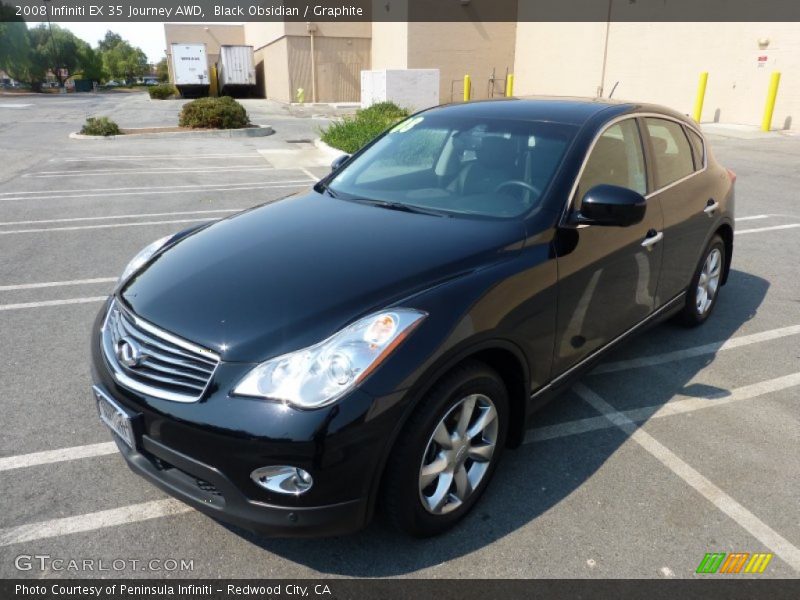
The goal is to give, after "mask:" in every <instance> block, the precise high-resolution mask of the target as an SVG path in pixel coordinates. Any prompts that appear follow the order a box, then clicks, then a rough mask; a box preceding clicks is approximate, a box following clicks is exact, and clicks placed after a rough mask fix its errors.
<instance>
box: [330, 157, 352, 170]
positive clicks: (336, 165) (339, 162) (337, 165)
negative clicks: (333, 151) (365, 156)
mask: <svg viewBox="0 0 800 600" xmlns="http://www.w3.org/2000/svg"><path fill="white" fill-rule="evenodd" d="M348 160H350V155H349V154H342V155H341V156H340V157H339V158H337V159H336V160H334V161H333V162H332V163H331V172H333V171H338V170H339V169H340V168H341V166H342V165H343V164H344V163H346V162H347V161H348Z"/></svg>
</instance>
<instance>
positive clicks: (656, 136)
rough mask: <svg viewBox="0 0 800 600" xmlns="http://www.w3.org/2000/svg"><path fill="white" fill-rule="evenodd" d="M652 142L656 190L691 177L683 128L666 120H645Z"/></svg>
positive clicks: (690, 156) (687, 144)
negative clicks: (688, 176)
mask: <svg viewBox="0 0 800 600" xmlns="http://www.w3.org/2000/svg"><path fill="white" fill-rule="evenodd" d="M645 122H646V123H647V131H648V132H649V133H650V139H651V140H652V142H653V153H654V155H655V156H654V157H653V158H654V161H655V167H656V168H655V170H656V173H655V175H656V189H658V188H662V187H664V186H666V185H669V184H670V183H672V182H674V181H677V180H678V179H681V178H682V177H686V176H687V175H691V174H692V172H693V171H694V163H693V162H692V150H691V148H690V147H689V140H687V139H686V134H684V133H683V127H681V126H680V124H678V123H676V122H675V121H668V120H666V119H653V118H647V119H645Z"/></svg>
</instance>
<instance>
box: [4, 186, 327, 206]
mask: <svg viewBox="0 0 800 600" xmlns="http://www.w3.org/2000/svg"><path fill="white" fill-rule="evenodd" d="M311 183H313V182H312V181H303V182H302V183H294V184H287V185H247V186H244V187H243V186H242V185H241V184H232V185H234V186H235V187H214V188H211V187H209V188H207V189H206V188H200V189H197V188H195V189H174V188H171V189H165V190H161V189H159V190H147V188H145V190H147V191H139V192H120V193H116V192H106V193H104V194H71V195H65V194H54V195H50V196H36V197H28V198H25V197H16V198H0V202H11V201H18V200H53V199H55V200H70V199H74V198H109V197H111V196H153V195H158V194H196V193H197V192H202V191H207V192H240V191H245V190H279V189H283V188H295V189H297V188H301V187H306V186H308V185H310V184H311ZM175 187H180V186H175ZM70 191H72V190H70Z"/></svg>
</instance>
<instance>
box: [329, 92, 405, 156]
mask: <svg viewBox="0 0 800 600" xmlns="http://www.w3.org/2000/svg"><path fill="white" fill-rule="evenodd" d="M408 115H409V112H408V111H407V110H406V109H404V108H400V107H399V106H397V105H396V104H394V103H393V102H380V103H378V104H373V105H372V106H370V107H369V108H364V109H361V110H358V111H356V114H355V115H354V116H352V117H345V118H344V119H343V120H342V121H339V122H336V123H333V124H331V125H330V126H329V127H328V128H327V129H325V130H323V131H322V141H323V142H325V143H326V144H328V145H329V146H332V147H334V148H338V149H339V150H342V151H343V152H346V153H347V154H352V153H353V152H356V151H358V150H359V149H361V148H362V147H363V146H365V145H366V144H368V143H369V142H370V141H371V140H372V139H374V138H375V137H376V136H378V135H380V134H381V133H383V132H384V131H385V130H386V129H388V128H389V127H391V126H392V125H394V124H395V123H397V122H398V121H400V120H402V119H405V118H406V117H407V116H408Z"/></svg>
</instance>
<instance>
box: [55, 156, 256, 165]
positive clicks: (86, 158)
mask: <svg viewBox="0 0 800 600" xmlns="http://www.w3.org/2000/svg"><path fill="white" fill-rule="evenodd" d="M204 158H214V159H219V158H252V159H258V160H264V159H263V158H261V155H260V154H182V155H180V156H175V155H174V154H149V155H143V154H139V155H120V156H81V157H77V158H51V159H50V162H68V163H74V162H97V161H120V162H126V161H137V160H145V159H146V160H159V161H161V160H189V161H194V160H196V159H204Z"/></svg>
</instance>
